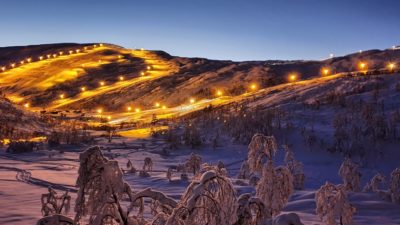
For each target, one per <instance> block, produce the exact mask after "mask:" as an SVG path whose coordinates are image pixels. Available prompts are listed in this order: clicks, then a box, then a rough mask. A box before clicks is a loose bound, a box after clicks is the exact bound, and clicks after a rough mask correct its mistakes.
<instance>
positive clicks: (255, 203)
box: [235, 193, 270, 225]
mask: <svg viewBox="0 0 400 225" xmlns="http://www.w3.org/2000/svg"><path fill="white" fill-rule="evenodd" d="M237 216H238V220H237V222H236V223H235V225H262V224H264V223H265V222H266V221H267V220H268V219H269V218H270V215H268V214H267V210H266V209H265V205H264V203H263V202H262V201H261V199H259V198H257V197H252V196H251V194H250V193H246V194H242V195H240V196H239V198H238V210H237Z"/></svg>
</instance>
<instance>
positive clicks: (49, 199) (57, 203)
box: [40, 187, 71, 216]
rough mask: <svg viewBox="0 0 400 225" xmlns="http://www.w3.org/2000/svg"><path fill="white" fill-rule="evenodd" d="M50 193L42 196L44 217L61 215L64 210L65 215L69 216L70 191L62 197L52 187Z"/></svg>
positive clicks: (49, 189)
mask: <svg viewBox="0 0 400 225" xmlns="http://www.w3.org/2000/svg"><path fill="white" fill-rule="evenodd" d="M48 191H49V193H46V194H42V197H41V199H40V200H41V203H42V214H43V216H49V215H54V214H61V213H62V212H63V210H64V213H65V214H68V212H69V209H70V202H71V196H70V195H69V194H68V191H66V192H65V193H63V194H62V195H58V194H57V192H56V191H55V190H54V189H53V188H52V187H49V188H48Z"/></svg>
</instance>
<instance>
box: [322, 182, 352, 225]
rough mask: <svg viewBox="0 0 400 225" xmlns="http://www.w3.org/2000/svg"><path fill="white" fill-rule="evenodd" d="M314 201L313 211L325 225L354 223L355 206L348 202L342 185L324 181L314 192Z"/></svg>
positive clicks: (350, 224)
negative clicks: (314, 207)
mask: <svg viewBox="0 0 400 225" xmlns="http://www.w3.org/2000/svg"><path fill="white" fill-rule="evenodd" d="M315 202H316V209H315V212H316V214H317V215H318V217H319V218H320V220H321V221H324V222H325V224H326V225H338V224H340V225H354V222H353V214H354V213H355V212H356V208H355V207H353V206H352V205H351V204H350V202H349V200H348V198H347V193H346V187H345V186H344V185H337V186H336V185H334V184H332V183H329V182H326V183H325V184H324V185H322V186H321V187H320V189H318V190H317V192H316V193H315ZM337 219H338V221H340V223H338V222H337Z"/></svg>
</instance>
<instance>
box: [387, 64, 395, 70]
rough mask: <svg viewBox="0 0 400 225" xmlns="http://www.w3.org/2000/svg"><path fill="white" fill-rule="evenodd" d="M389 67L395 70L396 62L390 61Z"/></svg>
mask: <svg viewBox="0 0 400 225" xmlns="http://www.w3.org/2000/svg"><path fill="white" fill-rule="evenodd" d="M388 68H389V69H390V70H394V68H396V64H394V63H389V64H388Z"/></svg>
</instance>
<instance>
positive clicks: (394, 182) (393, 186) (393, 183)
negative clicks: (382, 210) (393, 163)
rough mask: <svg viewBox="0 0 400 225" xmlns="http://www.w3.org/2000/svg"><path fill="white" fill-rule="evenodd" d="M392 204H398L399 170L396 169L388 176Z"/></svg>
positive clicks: (399, 202) (399, 195) (399, 198)
mask: <svg viewBox="0 0 400 225" xmlns="http://www.w3.org/2000/svg"><path fill="white" fill-rule="evenodd" d="M389 192H390V195H391V198H392V202H393V203H398V204H400V168H396V169H394V170H393V171H392V173H391V174H390V189H389Z"/></svg>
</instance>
